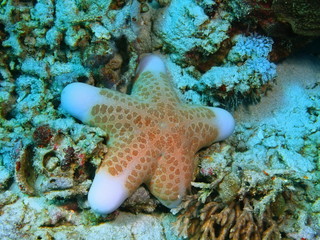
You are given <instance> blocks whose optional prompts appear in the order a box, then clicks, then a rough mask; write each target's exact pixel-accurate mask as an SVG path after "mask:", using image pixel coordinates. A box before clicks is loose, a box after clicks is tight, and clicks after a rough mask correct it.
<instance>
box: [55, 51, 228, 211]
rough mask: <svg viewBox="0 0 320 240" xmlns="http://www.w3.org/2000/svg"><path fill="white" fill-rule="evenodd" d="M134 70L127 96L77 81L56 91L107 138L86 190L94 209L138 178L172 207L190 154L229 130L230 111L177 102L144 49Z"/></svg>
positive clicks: (125, 192)
mask: <svg viewBox="0 0 320 240" xmlns="http://www.w3.org/2000/svg"><path fill="white" fill-rule="evenodd" d="M136 75H137V76H136V78H135V82H134V84H133V88H132V91H131V94H130V95H127V94H123V93H120V92H117V91H113V90H110V89H101V88H97V87H94V86H90V85H88V84H84V83H71V84H69V85H68V86H66V87H65V88H64V90H63V91H62V94H61V106H62V108H63V109H64V110H66V111H67V112H68V113H69V114H71V115H72V116H74V117H75V118H77V119H79V120H81V121H82V122H84V123H87V124H90V125H92V126H97V127H100V128H102V129H103V130H105V132H106V134H107V135H108V138H109V140H108V143H107V145H108V152H107V154H106V155H105V157H104V159H103V161H102V163H101V165H100V166H99V167H98V169H97V172H96V175H95V177H94V180H93V183H92V185H91V188H90V190H89V193H88V202H89V205H90V206H91V208H92V210H93V211H95V212H97V213H100V214H108V213H110V212H113V211H114V210H116V209H117V208H118V207H119V206H120V205H121V204H122V202H123V201H124V200H125V199H126V198H128V197H129V196H130V195H131V194H132V193H134V191H135V190H136V189H137V188H138V187H139V186H140V185H141V184H143V183H145V184H146V186H147V187H148V188H149V190H150V191H151V193H152V194H153V195H154V196H155V197H156V198H158V199H159V201H160V202H161V203H162V204H163V205H165V206H167V207H168V208H173V207H176V206H177V205H178V204H179V203H180V202H181V198H182V197H183V196H184V195H186V194H187V192H188V190H189V189H190V185H191V181H192V179H193V172H194V169H195V166H196V161H195V159H196V157H195V155H196V153H197V152H198V151H199V150H200V149H201V148H203V147H206V146H209V145H211V144H212V143H213V142H216V141H220V140H223V139H225V138H226V137H228V136H229V135H230V134H231V133H232V132H233V130H234V119H233V117H232V116H231V114H230V113H229V112H227V111H225V110H223V109H221V108H213V107H205V106H197V105H189V104H185V103H183V102H182V101H181V100H180V99H179V97H178V95H177V93H176V92H175V90H174V88H173V86H172V83H171V80H170V77H169V74H168V73H167V70H166V66H165V64H164V62H163V60H162V58H161V57H160V56H158V55H154V54H151V55H147V56H145V57H144V58H143V59H142V60H141V61H140V64H139V66H138V69H137V74H136Z"/></svg>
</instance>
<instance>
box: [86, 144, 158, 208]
mask: <svg viewBox="0 0 320 240" xmlns="http://www.w3.org/2000/svg"><path fill="white" fill-rule="evenodd" d="M136 140H137V139H136V138H135V139H133V141H132V142H133V143H131V144H127V143H125V142H113V144H112V146H110V147H109V149H108V153H107V154H106V156H105V158H104V160H103V161H102V164H101V165H100V166H99V168H98V170H97V172H96V175H95V178H94V180H93V183H92V185H91V188H90V190H89V195H88V200H89V204H90V206H91V208H92V209H93V210H94V211H95V212H98V213H100V214H108V213H111V212H113V211H114V210H116V209H117V208H118V207H119V206H120V205H121V204H122V203H123V202H124V201H125V200H126V198H128V197H129V196H130V195H132V194H133V193H134V192H135V190H136V189H137V188H138V187H139V186H140V185H141V184H142V183H143V182H145V181H147V179H149V176H150V175H151V172H152V171H153V169H154V168H155V166H156V162H155V161H153V160H152V158H151V157H150V155H152V153H151V152H150V150H146V149H145V148H142V147H141V146H139V145H140V144H139V145H138V144H136V143H134V142H135V141H136ZM138 149H139V151H138ZM147 151H149V152H148V153H147ZM148 156H149V157H148Z"/></svg>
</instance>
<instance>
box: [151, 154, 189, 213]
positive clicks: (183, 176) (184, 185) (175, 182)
mask: <svg viewBox="0 0 320 240" xmlns="http://www.w3.org/2000/svg"><path fill="white" fill-rule="evenodd" d="M174 155H176V154H174ZM185 156H186V155H185V154H184V155H182V156H177V157H172V156H171V155H166V156H164V157H163V158H162V160H160V162H159V165H158V167H157V168H156V170H155V172H154V174H153V176H152V178H151V181H150V182H149V183H148V188H149V189H150V191H151V193H152V194H153V195H154V196H155V197H157V198H158V200H159V201H160V202H161V203H162V204H163V205H165V206H166V207H168V208H173V207H177V206H178V205H179V204H180V202H181V200H182V197H183V196H185V195H186V193H187V192H188V191H189V190H190V185H191V181H192V178H193V171H194V164H193V162H194V161H193V158H194V156H193V157H192V158H189V157H185ZM190 163H191V164H190Z"/></svg>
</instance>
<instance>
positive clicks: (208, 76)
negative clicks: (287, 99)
mask: <svg viewBox="0 0 320 240" xmlns="http://www.w3.org/2000/svg"><path fill="white" fill-rule="evenodd" d="M232 41H233V47H232V48H231V50H230V51H229V53H228V54H227V56H226V59H227V60H228V61H227V62H226V63H225V64H222V65H221V66H215V67H212V68H211V69H209V70H208V71H206V72H205V73H204V74H203V75H201V76H199V77H197V78H198V79H195V80H193V81H190V80H189V79H188V78H186V77H185V76H184V77H177V78H175V79H177V80H178V81H179V82H177V83H176V84H177V85H178V87H179V88H180V89H181V90H183V92H184V94H186V98H187V99H191V101H194V100H193V97H192V96H191V97H190V95H191V93H190V91H195V92H196V93H197V95H198V96H196V98H200V102H201V103H202V104H206V105H215V104H216V103H217V102H222V103H224V104H225V105H227V106H228V107H231V108H235V107H236V106H237V105H238V104H239V103H241V102H244V101H245V102H256V101H257V100H259V99H260V97H261V96H262V95H263V94H265V92H266V90H267V89H268V88H269V87H268V86H269V84H270V82H272V80H274V79H275V77H276V66H275V64H273V63H271V62H270V61H269V60H268V54H269V53H270V51H271V49H272V43H273V41H272V40H271V39H270V38H267V37H263V36H260V35H252V36H247V37H246V36H244V35H236V36H235V37H234V38H233V39H232ZM175 68H178V66H175ZM174 71H179V70H178V69H177V70H174ZM186 74H188V73H185V74H184V75H186ZM188 75H189V74H188ZM198 101H199V100H198Z"/></svg>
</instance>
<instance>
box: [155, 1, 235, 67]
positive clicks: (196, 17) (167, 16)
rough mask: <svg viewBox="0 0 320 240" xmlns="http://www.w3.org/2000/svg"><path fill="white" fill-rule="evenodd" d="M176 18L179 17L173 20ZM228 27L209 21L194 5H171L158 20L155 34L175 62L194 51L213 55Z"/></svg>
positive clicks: (226, 36) (184, 2)
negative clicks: (195, 49) (197, 50)
mask: <svg viewBox="0 0 320 240" xmlns="http://www.w3.org/2000/svg"><path fill="white" fill-rule="evenodd" d="M176 16H179V17H176ZM229 28H230V23H229V21H228V20H226V19H224V18H219V19H216V21H210V20H209V18H208V16H207V15H206V14H205V12H204V10H203V9H202V8H201V7H200V6H198V4H196V3H195V2H194V1H191V0H188V1H183V2H180V1H177V0H173V1H171V4H170V5H169V7H168V8H166V9H165V10H164V15H163V18H159V19H157V22H156V25H155V33H156V34H157V36H158V37H159V38H161V39H162V41H164V43H165V46H164V48H165V49H166V50H167V51H170V52H171V53H172V55H171V57H172V58H174V59H175V60H176V61H179V60H181V59H182V58H183V57H184V55H185V54H186V53H187V52H189V51H191V50H192V49H194V48H197V49H199V51H202V52H204V54H205V55H208V54H212V53H214V52H216V51H217V50H218V49H219V46H220V43H221V42H222V41H223V40H225V39H226V38H228V35H227V31H228V29H229Z"/></svg>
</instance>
